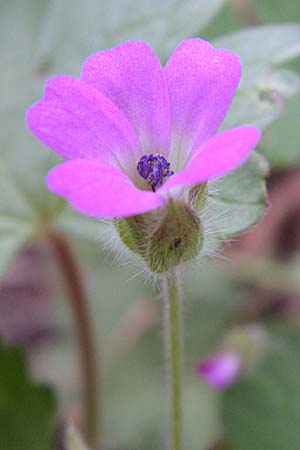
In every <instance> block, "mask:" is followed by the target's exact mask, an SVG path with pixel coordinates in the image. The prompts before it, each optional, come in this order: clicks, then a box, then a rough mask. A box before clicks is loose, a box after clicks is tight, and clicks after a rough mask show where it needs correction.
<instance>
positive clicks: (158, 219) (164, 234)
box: [116, 201, 204, 273]
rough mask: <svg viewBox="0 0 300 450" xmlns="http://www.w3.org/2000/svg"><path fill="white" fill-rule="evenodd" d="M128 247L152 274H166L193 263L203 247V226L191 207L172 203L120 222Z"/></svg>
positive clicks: (118, 222)
mask: <svg viewBox="0 0 300 450" xmlns="http://www.w3.org/2000/svg"><path fill="white" fill-rule="evenodd" d="M116 229H117V231H118V233H119V236H120V238H121V239H122V241H123V243H124V244H125V245H126V247H127V248H128V249H129V250H131V251H132V252H134V253H137V254H138V255H140V256H142V257H143V259H144V260H145V263H146V265H147V267H148V269H149V270H150V271H151V272H155V273H162V272H166V271H168V270H169V269H171V268H172V267H176V266H178V265H179V264H181V263H184V262H188V261H191V260H192V259H194V258H195V257H196V256H197V255H198V254H199V253H200V251H201V249H202V247H203V240H204V236H203V226H202V223H201V220H200V218H199V217H198V216H197V214H196V213H195V212H194V210H193V209H191V208H190V206H188V205H187V204H185V203H183V202H179V201H176V202H175V201H170V202H169V203H168V204H167V205H166V207H165V208H160V209H158V210H155V211H153V212H152V211H151V212H149V213H146V214H140V215H137V216H133V217H126V218H124V219H120V220H117V221H116Z"/></svg>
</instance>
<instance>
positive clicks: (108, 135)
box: [27, 75, 141, 168]
mask: <svg viewBox="0 0 300 450" xmlns="http://www.w3.org/2000/svg"><path fill="white" fill-rule="evenodd" d="M27 123H28V126H29V128H30V129H31V130H32V131H33V132H34V133H35V134H36V135H37V136H38V137H39V138H40V139H41V140H42V141H43V142H44V143H45V144H47V145H48V146H49V147H51V148H52V149H53V150H55V151H56V152H57V153H59V154H60V155H61V156H62V157H63V158H66V159H74V158H87V159H96V160H99V161H103V162H108V163H111V164H115V165H116V164H117V163H119V164H120V165H121V166H123V167H124V166H125V167H126V168H127V166H128V161H129V160H130V159H131V160H134V165H136V160H137V159H138V157H139V156H140V153H141V148H140V143H139V140H138V137H137V135H136V133H135V131H134V129H133V128H132V126H131V125H130V123H129V122H128V120H127V118H126V117H125V116H124V114H123V113H122V112H121V111H120V110H119V109H118V108H117V107H116V106H115V105H114V104H113V103H112V102H111V101H110V100H109V99H107V98H106V97H105V96H104V95H103V94H101V93H100V92H99V91H98V90H97V89H94V88H93V87H91V86H89V85H88V84H86V83H84V82H83V81H82V80H80V79H78V78H75V77H72V76H64V75H58V76H55V77H53V78H51V79H50V80H49V81H48V83H47V86H46V90H45V96H44V98H43V99H42V100H40V101H39V102H38V103H36V104H35V105H33V106H31V107H30V108H29V109H28V111H27Z"/></svg>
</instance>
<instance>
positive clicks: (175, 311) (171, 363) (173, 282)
mask: <svg viewBox="0 0 300 450" xmlns="http://www.w3.org/2000/svg"><path fill="white" fill-rule="evenodd" d="M178 278H179V272H175V271H174V272H173V273H169V274H167V275H166V278H165V280H164V316H165V323H164V326H165V352H166V354H165V359H166V365H167V376H168V389H169V403H170V445H169V447H170V450H182V441H183V436H182V434H183V433H182V398H181V396H182V392H181V391H182V389H181V378H182V342H181V332H182V330H181V304H180V303H181V301H180V293H179V279H178Z"/></svg>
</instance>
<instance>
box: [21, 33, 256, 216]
mask: <svg viewBox="0 0 300 450" xmlns="http://www.w3.org/2000/svg"><path fill="white" fill-rule="evenodd" d="M240 74H241V65H240V60H239V57H238V56H237V55H236V54H235V53H233V52H231V51H229V50H224V49H214V48H213V47H212V46H211V45H210V44H209V43H208V42H206V41H204V40H201V39H189V40H186V41H183V42H182V43H181V44H180V45H179V46H178V47H177V48H176V49H175V51H174V53H173V54H172V56H171V57H170V59H169V61H168V62H167V64H166V66H165V67H164V68H163V67H162V66H161V64H160V62H159V60H158V58H157V57H156V55H155V54H154V53H153V51H152V50H151V49H150V48H149V46H148V45H147V44H146V43H144V42H140V41H129V42H125V43H123V44H120V45H118V46H117V47H114V48H112V49H109V50H105V51H101V52H98V53H95V54H94V55H92V56H90V57H89V58H88V59H87V60H86V62H85V63H84V65H83V68H82V73H81V77H80V78H76V77H73V76H68V75H57V76H54V77H53V78H51V79H50V80H49V81H48V82H47V85H46V90H45V96H44V98H43V99H42V100H40V101H39V102H38V103H36V104H34V105H33V106H31V107H30V108H29V110H28V111H27V123H28V126H29V128H30V129H31V130H32V131H33V133H35V134H36V136H38V137H39V138H40V139H41V140H42V141H43V142H44V143H45V144H47V145H48V146H49V147H51V148H52V149H53V150H54V151H56V152H57V153H58V154H59V155H61V156H62V157H63V158H64V159H65V160H66V162H63V163H62V164H60V165H58V166H56V167H54V168H53V169H52V170H51V171H50V172H49V174H48V176H47V185H48V187H49V189H50V190H52V191H53V192H55V193H56V194H58V195H60V196H62V197H64V198H66V199H67V200H68V201H69V202H70V203H71V204H72V205H73V206H74V207H75V208H77V209H78V210H80V211H81V212H82V213H84V214H86V215H89V216H95V217H115V218H118V217H126V216H131V215H135V214H139V213H143V212H146V211H149V210H152V209H155V208H157V207H160V206H162V205H164V204H165V203H166V202H167V201H168V195H169V193H170V191H172V192H176V195H178V193H180V192H181V191H182V189H181V188H182V187H184V186H190V185H194V184H198V183H202V182H205V181H207V180H210V179H213V178H216V177H220V176H222V175H225V174H226V173H228V172H230V171H232V170H233V169H235V168H236V167H237V166H239V165H240V164H242V163H243V162H244V161H245V160H246V158H247V156H248V154H249V153H250V151H251V150H252V149H253V148H254V147H255V145H256V144H257V142H258V140H259V138H260V131H259V130H258V129H257V128H256V127H254V126H251V125H245V126H240V127H236V128H232V129H230V130H226V131H223V132H221V133H219V134H216V132H217V130H218V128H219V126H220V124H221V122H222V120H223V119H224V116H225V114H226V112H227V110H228V108H229V106H230V104H231V101H232V98H233V95H234V93H235V90H236V88H237V85H238V82H239V79H240ZM143 156H144V158H143ZM178 188H180V189H178ZM174 189H175V190H174ZM174 195H175V194H174Z"/></svg>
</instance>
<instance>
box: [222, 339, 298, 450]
mask: <svg viewBox="0 0 300 450" xmlns="http://www.w3.org/2000/svg"><path fill="white" fill-rule="evenodd" d="M299 344H300V337H299V335H298V336H294V337H292V338H291V337H289V336H283V335H281V337H280V336H278V335H277V336H275V335H274V336H272V341H271V342H270V346H271V347H270V351H269V354H268V356H267V358H266V359H265V360H264V361H263V363H262V364H261V365H260V366H259V367H258V369H257V371H256V373H255V374H253V375H252V376H251V377H249V378H248V379H245V380H244V381H241V382H239V383H238V384H236V385H234V386H233V387H232V388H230V389H229V390H227V391H226V392H225V393H224V395H223V400H222V417H223V422H224V433H225V439H226V441H227V442H228V444H229V446H230V447H232V450H241V449H243V450H253V449H255V450H283V449H298V448H300V434H299V427H300V409H299V403H300V379H299V372H300V354H299Z"/></svg>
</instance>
